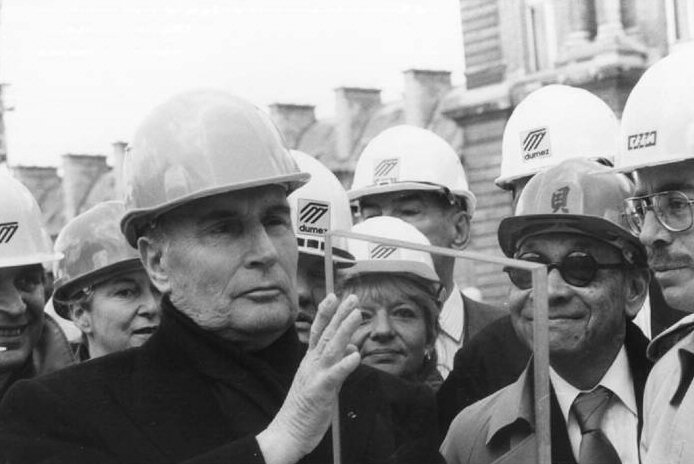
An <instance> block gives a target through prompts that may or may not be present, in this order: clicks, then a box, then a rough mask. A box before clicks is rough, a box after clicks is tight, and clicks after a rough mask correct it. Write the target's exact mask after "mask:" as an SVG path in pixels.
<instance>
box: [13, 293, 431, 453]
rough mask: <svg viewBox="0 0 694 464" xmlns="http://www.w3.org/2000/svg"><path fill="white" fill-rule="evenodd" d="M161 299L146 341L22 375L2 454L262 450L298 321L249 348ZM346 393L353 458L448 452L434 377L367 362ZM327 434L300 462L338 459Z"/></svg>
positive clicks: (293, 359)
mask: <svg viewBox="0 0 694 464" xmlns="http://www.w3.org/2000/svg"><path fill="white" fill-rule="evenodd" d="M162 304H163V307H164V311H163V316H162V324H161V327H160V329H159V331H158V332H157V333H156V334H154V335H153V336H152V338H151V339H150V340H149V341H148V342H147V343H146V344H145V345H144V346H142V347H140V348H135V349H132V350H128V351H125V352H121V353H116V354H114V355H110V356H105V357H102V358H98V359H94V360H91V361H87V362H85V363H83V364H80V365H77V366H74V367H71V368H68V369H66V370H63V371H60V372H57V373H55V374H52V375H49V376H45V377H42V378H38V379H34V380H29V381H20V382H18V383H17V384H16V385H15V386H14V387H13V388H12V389H11V390H10V391H9V392H8V394H7V396H6V397H5V399H4V400H3V402H2V404H1V405H0V461H3V458H4V460H6V461H8V462H12V463H13V464H14V463H17V464H21V463H30V462H51V463H76V462H77V463H81V462H84V463H97V462H98V463H102V462H107V463H115V462H121V463H126V462H133V463H135V462H136V463H149V462H151V463H155V462H156V463H159V462H187V463H218V462H230V463H261V462H263V459H262V454H261V452H260V449H259V448H258V444H257V441H256V440H255V435H257V434H258V433H259V432H260V431H261V430H263V429H264V428H265V427H266V426H267V425H268V424H269V422H270V421H271V420H272V419H273V417H274V416H275V414H276V413H277V411H278V410H279V408H280V406H281V405H282V403H283V401H284V399H285V396H286V393H287V390H288V388H289V385H290V384H291V381H292V379H293V376H294V373H295V371H296V368H297V366H298V364H299V361H300V360H301V357H302V355H303V352H302V348H301V345H300V344H299V342H298V339H297V337H296V333H295V331H294V330H293V329H292V330H289V331H287V333H285V334H284V335H283V336H282V337H281V338H280V339H279V340H277V341H276V342H275V343H274V344H273V345H272V346H271V347H269V348H267V349H265V350H261V351H260V352H257V353H253V354H248V353H242V352H240V351H239V350H237V349H236V348H235V347H234V346H233V345H231V344H228V343H226V342H223V341H221V340H219V339H217V338H216V337H214V336H211V335H210V334H208V333H206V332H205V331H203V330H201V329H200V328H198V327H197V326H196V325H195V324H194V323H193V322H192V321H190V320H189V319H188V318H186V317H185V316H183V315H182V314H180V313H179V312H178V311H177V310H175V309H174V308H173V307H172V306H171V305H170V303H169V302H168V301H164V302H163V303H162ZM340 399H341V402H340V422H341V429H342V446H343V450H342V456H343V460H344V462H347V463H362V462H364V463H366V462H413V463H414V462H431V461H432V460H435V459H436V457H437V456H438V454H437V453H436V449H435V448H436V438H435V433H436V432H435V431H434V432H432V429H435V422H436V416H435V405H434V400H433V395H432V394H431V393H430V391H429V389H428V388H427V387H425V386H415V385H412V384H409V383H406V382H404V381H401V380H400V379H397V378H395V377H392V376H389V375H387V374H385V373H382V372H380V371H377V370H375V369H369V368H366V367H360V368H359V369H357V371H356V372H355V373H354V374H353V375H352V376H350V378H349V379H348V381H347V382H345V384H344V385H343V388H342V391H341V394H340ZM329 443H330V434H329V433H328V434H326V437H324V439H323V441H322V442H321V444H320V445H319V446H318V448H317V449H316V450H314V452H313V453H311V454H310V455H308V456H307V457H306V458H304V459H303V460H302V462H330V459H331V447H330V445H329ZM3 462H4V461H3Z"/></svg>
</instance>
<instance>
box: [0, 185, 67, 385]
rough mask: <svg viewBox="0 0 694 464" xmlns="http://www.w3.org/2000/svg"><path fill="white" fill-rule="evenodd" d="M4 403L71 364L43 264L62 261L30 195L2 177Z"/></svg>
mask: <svg viewBox="0 0 694 464" xmlns="http://www.w3.org/2000/svg"><path fill="white" fill-rule="evenodd" d="M0 217H2V224H0V398H2V397H3V396H4V394H5V392H6V391H7V389H8V388H9V387H10V386H11V385H12V384H14V383H15V382H16V381H17V380H20V379H25V378H31V377H34V376H36V375H39V374H43V373H47V372H51V371H54V370H57V369H60V368H62V367H65V366H67V365H69V364H71V363H72V359H73V358H72V354H71V352H70V347H69V345H68V343H67V340H66V339H65V336H64V335H63V333H62V331H61V330H60V328H59V327H58V325H57V324H56V322H55V321H54V320H53V319H51V318H50V316H45V315H44V313H43V306H44V303H45V295H44V284H45V283H46V280H45V279H46V277H45V274H44V269H43V265H42V263H45V262H52V261H55V260H57V259H59V258H60V254H58V253H54V252H53V250H51V246H50V243H49V242H47V241H46V239H45V237H46V236H47V235H46V234H45V233H44V229H43V225H42V219H41V212H40V211H39V207H38V205H37V204H36V200H34V197H32V195H31V193H30V192H29V190H28V189H27V188H26V187H25V186H24V185H22V184H21V183H20V182H19V181H18V180H16V179H14V178H12V177H10V176H9V175H7V174H0Z"/></svg>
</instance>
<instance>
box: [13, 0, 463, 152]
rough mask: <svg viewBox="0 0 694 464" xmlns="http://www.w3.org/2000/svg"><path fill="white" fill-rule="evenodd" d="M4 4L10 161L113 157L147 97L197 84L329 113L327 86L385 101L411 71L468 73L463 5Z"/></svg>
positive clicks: (358, 1) (428, 0) (360, 0)
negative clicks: (363, 91)
mask: <svg viewBox="0 0 694 464" xmlns="http://www.w3.org/2000/svg"><path fill="white" fill-rule="evenodd" d="M0 1H2V7H1V8H2V9H1V10H0V82H4V83H7V84H9V86H7V87H6V89H5V105H6V106H8V107H13V108H14V109H13V110H12V111H10V112H7V113H5V124H6V132H7V148H8V158H9V163H10V164H12V165H58V164H59V163H60V156H61V155H62V154H65V153H79V154H104V155H109V154H110V153H111V152H112V147H111V144H112V143H113V142H115V141H118V140H123V141H128V140H129V138H130V136H131V134H132V133H133V132H134V131H135V129H136V128H137V125H138V123H139V122H140V121H141V120H142V119H143V118H144V117H145V116H146V115H147V113H148V112H149V111H150V110H151V109H152V108H153V107H154V106H155V105H157V104H158V103H161V102H163V101H164V100H166V99H167V98H169V97H170V96H172V95H174V94H176V93H178V92H181V91H184V90H188V89H192V88H201V87H215V88H220V89H224V90H227V91H229V92H232V93H234V94H236V95H238V96H241V97H244V98H246V99H248V100H250V101H252V102H254V103H255V104H257V105H259V106H261V107H265V108H266V107H267V105H269V104H271V103H274V102H281V103H302V104H303V103H306V104H313V105H316V113H317V115H318V117H329V116H331V115H332V114H334V89H335V88H336V87H340V86H360V87H375V88H380V89H382V90H383V92H382V98H383V100H384V101H392V100H397V99H400V98H401V93H402V88H403V78H402V71H404V70H406V69H410V68H424V69H444V70H450V71H452V73H453V75H452V78H453V82H454V84H461V83H462V82H463V79H464V78H463V66H464V64H463V46H462V33H461V29H460V12H459V7H458V2H459V0H187V1H184V0H118V1H116V0H0Z"/></svg>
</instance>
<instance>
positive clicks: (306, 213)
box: [287, 150, 354, 266]
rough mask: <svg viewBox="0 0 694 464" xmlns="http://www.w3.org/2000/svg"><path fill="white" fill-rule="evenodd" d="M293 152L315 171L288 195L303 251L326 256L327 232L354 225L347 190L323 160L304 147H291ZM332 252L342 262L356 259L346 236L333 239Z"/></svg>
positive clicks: (303, 168) (298, 160)
mask: <svg viewBox="0 0 694 464" xmlns="http://www.w3.org/2000/svg"><path fill="white" fill-rule="evenodd" d="M290 153H291V155H292V157H293V158H294V161H296V164H297V165H298V166H299V169H300V170H301V171H302V172H307V173H309V174H310V175H311V180H309V181H308V182H307V183H306V184H305V185H303V186H301V187H299V188H298V189H296V190H295V191H293V192H292V193H291V194H290V195H289V197H288V198H287V200H288V201H289V206H290V208H291V215H292V224H293V226H294V233H295V234H296V240H297V243H298V246H299V253H306V254H309V255H314V256H325V238H324V237H325V234H326V233H327V232H329V231H331V230H346V231H348V230H350V229H351V228H352V211H351V209H350V206H349V199H348V198H347V192H346V191H345V189H344V187H342V184H341V183H340V181H339V180H338V179H337V177H335V174H333V173H332V172H331V171H330V170H329V169H328V168H327V167H325V165H323V163H321V162H320V161H318V160H317V159H315V158H314V157H312V156H310V155H307V154H306V153H303V152H300V151H296V150H290ZM332 252H333V260H334V262H335V263H336V264H337V265H338V266H344V265H350V264H351V263H352V262H353V261H354V258H353V257H352V255H350V254H349V253H348V252H347V243H346V240H345V238H344V237H335V238H334V239H333V247H332Z"/></svg>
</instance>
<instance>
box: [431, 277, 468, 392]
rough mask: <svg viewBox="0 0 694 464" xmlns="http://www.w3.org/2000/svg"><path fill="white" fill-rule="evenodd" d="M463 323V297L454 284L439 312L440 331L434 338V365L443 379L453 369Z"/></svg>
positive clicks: (460, 341)
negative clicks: (435, 362) (435, 363)
mask: <svg viewBox="0 0 694 464" xmlns="http://www.w3.org/2000/svg"><path fill="white" fill-rule="evenodd" d="M464 324H465V308H464V307H463V297H462V295H461V294H460V289H459V288H458V286H457V285H455V284H454V285H453V288H452V289H451V294H450V295H448V298H447V299H446V302H445V303H444V304H443V308H441V314H439V326H440V328H441V332H440V333H439V336H438V337H437V338H436V357H437V365H436V366H437V368H438V370H439V373H440V374H441V376H442V377H443V378H444V380H445V379H446V377H448V374H449V373H450V372H451V370H452V369H453V359H454V358H455V353H456V352H457V351H458V349H460V347H461V346H463V334H464V332H463V327H464Z"/></svg>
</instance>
